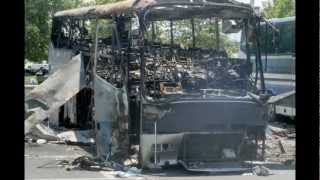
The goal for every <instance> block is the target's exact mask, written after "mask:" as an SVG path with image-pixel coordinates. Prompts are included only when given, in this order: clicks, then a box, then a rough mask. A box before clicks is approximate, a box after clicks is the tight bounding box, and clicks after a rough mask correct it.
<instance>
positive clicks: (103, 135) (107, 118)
mask: <svg viewBox="0 0 320 180" xmlns="http://www.w3.org/2000/svg"><path fill="white" fill-rule="evenodd" d="M94 107H95V116H94V119H95V122H96V145H97V155H98V157H99V158H101V159H104V160H105V159H109V158H111V159H115V158H119V156H123V157H120V159H121V158H125V155H124V154H125V153H126V151H127V149H126V146H127V141H128V138H127V119H128V100H127V97H126V91H125V88H123V89H118V88H115V87H114V86H112V85H111V84H110V83H108V82H106V81H105V80H103V79H102V78H101V77H99V76H98V75H95V79H94Z"/></svg>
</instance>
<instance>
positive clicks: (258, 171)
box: [252, 165, 271, 176]
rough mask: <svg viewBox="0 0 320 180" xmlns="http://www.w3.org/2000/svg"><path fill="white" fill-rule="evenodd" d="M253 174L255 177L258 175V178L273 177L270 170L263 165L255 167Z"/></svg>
mask: <svg viewBox="0 0 320 180" xmlns="http://www.w3.org/2000/svg"><path fill="white" fill-rule="evenodd" d="M252 172H253V174H254V175H257V176H269V175H271V172H270V169H268V168H266V167H264V166H262V165H258V166H255V167H254V168H252Z"/></svg>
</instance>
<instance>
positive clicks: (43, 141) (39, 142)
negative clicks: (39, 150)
mask: <svg viewBox="0 0 320 180" xmlns="http://www.w3.org/2000/svg"><path fill="white" fill-rule="evenodd" d="M45 143H47V140H45V139H38V140H37V144H45Z"/></svg>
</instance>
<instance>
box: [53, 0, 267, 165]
mask: <svg viewBox="0 0 320 180" xmlns="http://www.w3.org/2000/svg"><path fill="white" fill-rule="evenodd" d="M260 20H261V18H260V17H259V16H258V15H256V13H255V12H254V10H253V9H252V7H251V6H250V5H247V4H244V3H239V2H236V1H232V0H206V1H205V0H126V1H120V2H116V3H112V4H106V5H97V6H93V7H83V8H78V9H71V10H65V11H60V12H57V13H55V15H54V18H53V26H52V35H51V46H50V52H49V63H50V64H53V65H52V66H53V68H55V65H56V68H59V67H58V66H60V67H63V64H64V63H66V62H67V61H68V60H69V59H70V57H72V56H76V55H78V57H79V56H80V58H81V61H82V63H81V66H83V67H84V68H83V69H84V70H83V72H81V73H82V75H81V76H83V77H84V78H83V79H84V82H83V83H84V84H85V86H86V88H89V89H91V90H93V93H92V94H89V95H88V94H87V95H82V96H81V97H79V98H80V99H81V98H86V99H87V98H88V97H89V96H90V98H91V100H90V101H86V102H87V106H86V107H89V108H86V109H87V110H88V109H89V110H90V111H91V112H92V113H91V114H93V119H94V128H95V132H96V146H97V156H98V157H99V158H100V159H102V160H109V161H117V162H123V161H124V160H125V159H126V158H127V157H128V156H130V152H132V151H131V148H132V147H137V150H138V152H139V153H138V157H139V164H141V165H142V167H144V168H153V167H159V166H166V165H173V164H181V165H182V166H184V167H185V168H186V169H188V170H191V171H197V170H208V171H235V170H241V169H243V168H245V167H244V166H243V163H242V162H245V161H246V160H253V159H261V158H263V155H264V141H265V127H266V123H267V120H268V114H267V106H266V101H267V99H268V96H269V95H268V94H267V91H265V87H264V78H263V70H262V69H259V70H258V72H259V74H260V76H259V78H260V82H261V84H262V85H261V88H259V89H258V88H257V86H256V85H255V84H254V80H252V79H250V74H251V73H252V63H251V60H250V58H251V53H250V52H251V51H250V49H252V48H255V49H256V50H257V52H258V53H255V55H256V57H255V58H256V62H257V63H261V55H260V53H259V48H260V42H259V38H257V37H258V36H259V34H258V31H257V28H258V26H259V24H260V23H259V22H260ZM203 24H205V25H206V27H212V29H213V30H212V32H211V33H209V35H210V36H209V37H208V38H211V39H209V41H212V42H213V43H212V46H209V45H208V46H198V44H200V41H202V40H201V39H200V38H199V36H198V34H197V33H199V32H201V31H202V30H203V27H202V25H203ZM221 26H222V28H221ZM221 29H222V30H221ZM220 30H221V31H222V32H220ZM239 30H243V31H244V32H245V44H246V45H245V53H246V57H245V58H233V57H231V55H230V54H228V52H227V51H226V49H225V48H224V44H223V43H222V41H221V39H220V38H221V35H222V33H224V34H227V33H233V32H238V31H239ZM183 31H184V32H187V35H186V36H185V38H184V41H187V42H186V43H184V44H183V45H182V43H181V42H182V40H181V38H179V36H181V34H183V33H182V32H183ZM185 34H186V33H184V35H185ZM260 67H261V66H260ZM78 111H81V110H78Z"/></svg>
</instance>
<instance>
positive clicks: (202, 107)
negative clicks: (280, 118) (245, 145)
mask: <svg viewBox="0 0 320 180" xmlns="http://www.w3.org/2000/svg"><path fill="white" fill-rule="evenodd" d="M147 106H148V105H145V113H144V121H143V131H144V133H152V132H153V121H152V118H159V120H158V125H157V126H158V132H159V133H160V134H161V133H179V132H217V131H228V130H243V129H246V128H247V127H250V126H251V127H253V126H264V125H265V124H266V120H267V119H266V118H267V116H266V115H267V114H266V106H262V105H260V104H257V103H256V102H254V101H249V100H237V99H225V100H217V99H216V100H214V99H213V100H192V101H180V102H172V103H170V104H166V105H162V106H160V108H159V106H152V105H151V107H152V108H153V109H152V108H148V107H147ZM149 106H150V105H149ZM150 109H152V111H153V112H151V110H150ZM146 111H149V112H146ZM156 111H158V112H156ZM150 112H151V113H153V114H156V113H158V115H157V116H152V115H150ZM147 113H149V114H147Z"/></svg>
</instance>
